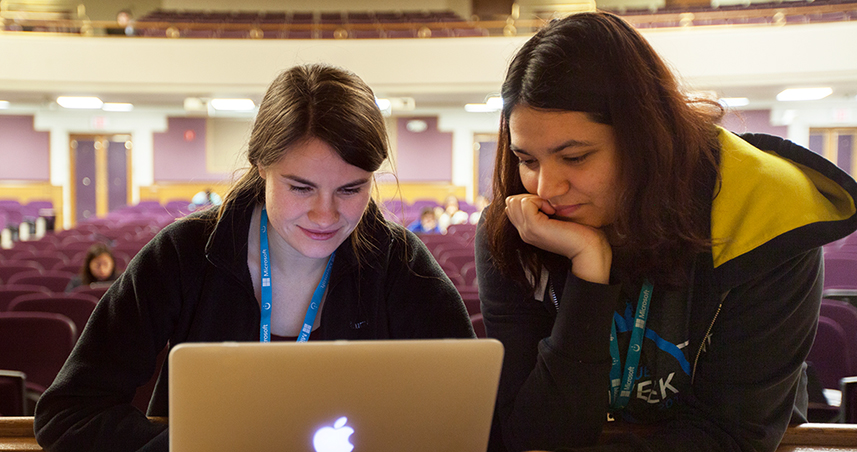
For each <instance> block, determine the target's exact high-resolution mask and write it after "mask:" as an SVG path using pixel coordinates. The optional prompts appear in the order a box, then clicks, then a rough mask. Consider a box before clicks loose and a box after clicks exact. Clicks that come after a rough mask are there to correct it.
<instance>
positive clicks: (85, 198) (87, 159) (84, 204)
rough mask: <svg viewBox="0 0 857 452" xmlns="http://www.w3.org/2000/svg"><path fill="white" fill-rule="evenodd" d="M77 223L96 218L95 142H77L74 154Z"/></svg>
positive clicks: (75, 216)
mask: <svg viewBox="0 0 857 452" xmlns="http://www.w3.org/2000/svg"><path fill="white" fill-rule="evenodd" d="M74 168H75V175H74V176H75V181H74V185H75V206H76V210H75V215H74V218H75V221H82V220H85V219H87V218H90V217H93V218H94V217H95V213H96V200H95V196H96V195H95V179H96V177H95V141H92V140H77V149H76V150H75V152H74Z"/></svg>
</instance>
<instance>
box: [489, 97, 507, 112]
mask: <svg viewBox="0 0 857 452" xmlns="http://www.w3.org/2000/svg"><path fill="white" fill-rule="evenodd" d="M485 105H487V106H489V107H491V108H494V109H496V110H502V109H503V98H502V97H500V96H491V97H489V98H488V100H486V101H485Z"/></svg>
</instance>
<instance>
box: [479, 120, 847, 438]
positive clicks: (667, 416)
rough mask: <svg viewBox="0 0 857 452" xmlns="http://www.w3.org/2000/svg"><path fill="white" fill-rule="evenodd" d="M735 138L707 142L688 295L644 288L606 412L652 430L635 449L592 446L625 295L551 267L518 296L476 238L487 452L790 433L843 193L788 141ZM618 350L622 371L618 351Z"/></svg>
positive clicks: (630, 293) (837, 234) (799, 412)
mask: <svg viewBox="0 0 857 452" xmlns="http://www.w3.org/2000/svg"><path fill="white" fill-rule="evenodd" d="M744 139H745V140H747V141H744V140H742V139H740V138H738V137H737V136H735V135H732V134H730V133H728V132H725V131H722V132H721V135H720V141H721V146H722V150H721V163H720V178H721V183H722V185H720V186H719V187H718V191H717V193H716V196H715V198H714V200H713V201H712V216H711V231H712V239H713V243H714V245H713V247H712V250H711V252H710V253H704V254H701V255H699V256H697V259H696V260H695V263H694V265H693V268H692V269H689V271H692V273H691V275H692V278H691V281H692V282H691V283H690V284H689V286H688V287H686V288H684V289H683V290H679V291H660V292H659V290H658V287H655V291H654V295H653V298H652V301H651V306H652V312H651V313H650V314H649V323H647V330H646V339H645V340H644V342H643V357H642V358H641V366H640V367H639V368H638V372H637V375H636V377H635V387H634V389H633V390H632V395H631V403H630V404H629V405H628V407H627V408H626V409H625V410H624V411H623V412H620V413H616V416H617V417H619V418H622V419H624V420H630V421H632V422H657V427H655V428H654V429H653V430H654V433H653V434H651V435H646V436H645V437H639V436H630V437H627V438H624V439H623V440H621V441H619V442H618V443H616V444H609V445H605V444H601V445H596V443H598V441H599V436H600V434H601V431H602V428H603V426H604V423H605V420H606V419H607V414H608V405H609V386H610V381H609V380H610V378H609V372H610V368H611V363H612V360H611V356H610V352H609V342H610V328H611V323H612V322H614V321H617V322H618V323H623V322H624V323H626V324H627V323H628V320H631V321H632V319H633V312H634V309H635V308H634V306H635V303H636V298H634V297H635V296H636V291H639V290H640V287H639V286H636V287H630V288H629V287H623V285H622V284H618V283H617V284H614V281H615V279H614V277H613V275H611V284H610V285H600V284H594V283H589V282H585V281H582V280H580V279H578V278H576V277H574V276H573V275H572V274H571V272H570V271H569V270H570V268H569V266H568V265H567V263H566V266H565V267H564V268H560V269H553V271H551V272H549V275H550V276H549V278H547V281H548V284H547V286H546V287H545V288H544V289H542V290H540V289H538V288H537V290H536V296H535V297H533V296H527V295H525V293H526V292H525V291H524V290H523V289H522V288H521V287H520V286H518V285H517V284H515V283H513V282H511V281H509V280H508V279H506V278H504V277H503V276H502V275H501V274H500V273H499V272H498V270H497V269H496V268H495V267H494V266H493V264H492V260H491V256H490V254H489V251H488V248H487V243H486V240H485V237H484V236H483V235H482V233H481V230H480V232H479V233H478V234H477V249H476V258H477V269H478V271H477V273H478V275H479V293H480V298H481V302H482V314H483V318H484V322H485V328H486V331H487V334H488V336H489V337H495V338H498V339H499V340H500V341H501V342H503V345H504V346H505V349H506V354H505V360H504V364H503V374H502V377H501V382H500V390H499V394H498V401H497V412H496V416H495V429H494V431H493V433H492V443H491V450H492V451H499V450H506V449H508V450H514V451H520V450H532V449H539V450H556V449H565V448H578V447H580V448H586V447H591V448H592V449H588V448H587V449H586V450H610V451H640V450H647V451H657V452H663V451H707V450H708V451H738V450H741V451H751V450H761V451H772V450H774V449H776V447H777V446H778V444H779V442H780V440H781V439H782V435H783V433H784V431H785V429H786V427H787V426H788V424H789V422H790V421H794V422H801V421H805V413H806V405H807V400H806V399H807V396H806V386H805V385H806V382H805V378H806V375H805V365H804V359H805V358H806V356H807V354H808V353H809V350H810V348H811V346H812V343H813V340H814V337H815V331H816V324H817V319H818V311H819V305H820V300H821V290H822V283H823V264H822V252H821V248H820V247H821V245H823V244H825V243H828V242H831V241H834V240H836V239H839V238H841V237H844V236H845V235H848V234H849V233H851V232H852V231H854V229H855V227H857V216H855V205H854V199H857V186H855V182H854V181H853V180H852V179H851V178H850V177H849V176H848V175H847V174H845V173H844V172H842V171H841V170H839V169H838V168H836V167H835V166H834V165H832V164H831V163H830V162H828V161H826V160H824V159H823V158H822V157H820V156H818V155H816V154H815V153H812V152H811V151H808V150H806V149H804V148H802V147H800V146H797V145H795V144H793V143H791V142H788V141H785V140H782V139H779V138H774V137H770V136H763V135H746V136H744ZM748 142H749V143H752V144H753V145H750V144H748ZM754 146H756V147H754ZM757 147H758V148H759V149H765V150H766V151H768V152H760V151H759V150H758V149H757ZM554 298H555V299H554ZM623 307H624V309H625V312H624V314H623V312H622V310H623ZM658 309H660V310H659V311H658ZM629 312H630V316H629ZM649 325H658V326H657V327H651V328H650V327H649ZM620 334H621V331H620ZM627 335H628V336H629V335H630V333H628V334H627ZM619 343H620V347H619V350H620V351H621V353H622V362H624V359H625V356H624V355H625V350H626V348H625V347H627V343H628V342H627V339H626V340H625V342H624V343H623V342H622V340H621V339H620V341H619ZM602 442H603V441H602Z"/></svg>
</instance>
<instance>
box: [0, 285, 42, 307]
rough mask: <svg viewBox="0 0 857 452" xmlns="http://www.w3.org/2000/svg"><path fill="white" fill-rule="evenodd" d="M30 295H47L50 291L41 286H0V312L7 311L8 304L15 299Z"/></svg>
mask: <svg viewBox="0 0 857 452" xmlns="http://www.w3.org/2000/svg"><path fill="white" fill-rule="evenodd" d="M31 293H41V294H49V293H51V291H50V290H48V289H46V288H44V287H42V286H34V285H29V284H4V285H2V286H0V312H4V311H6V310H8V309H9V303H11V302H12V300H14V299H15V298H17V297H19V296H21V295H28V294H31Z"/></svg>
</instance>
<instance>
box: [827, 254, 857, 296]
mask: <svg viewBox="0 0 857 452" xmlns="http://www.w3.org/2000/svg"><path fill="white" fill-rule="evenodd" d="M824 288H825V289H829V288H837V289H857V255H851V254H846V253H843V252H841V251H837V252H829V253H825V254H824Z"/></svg>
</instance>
